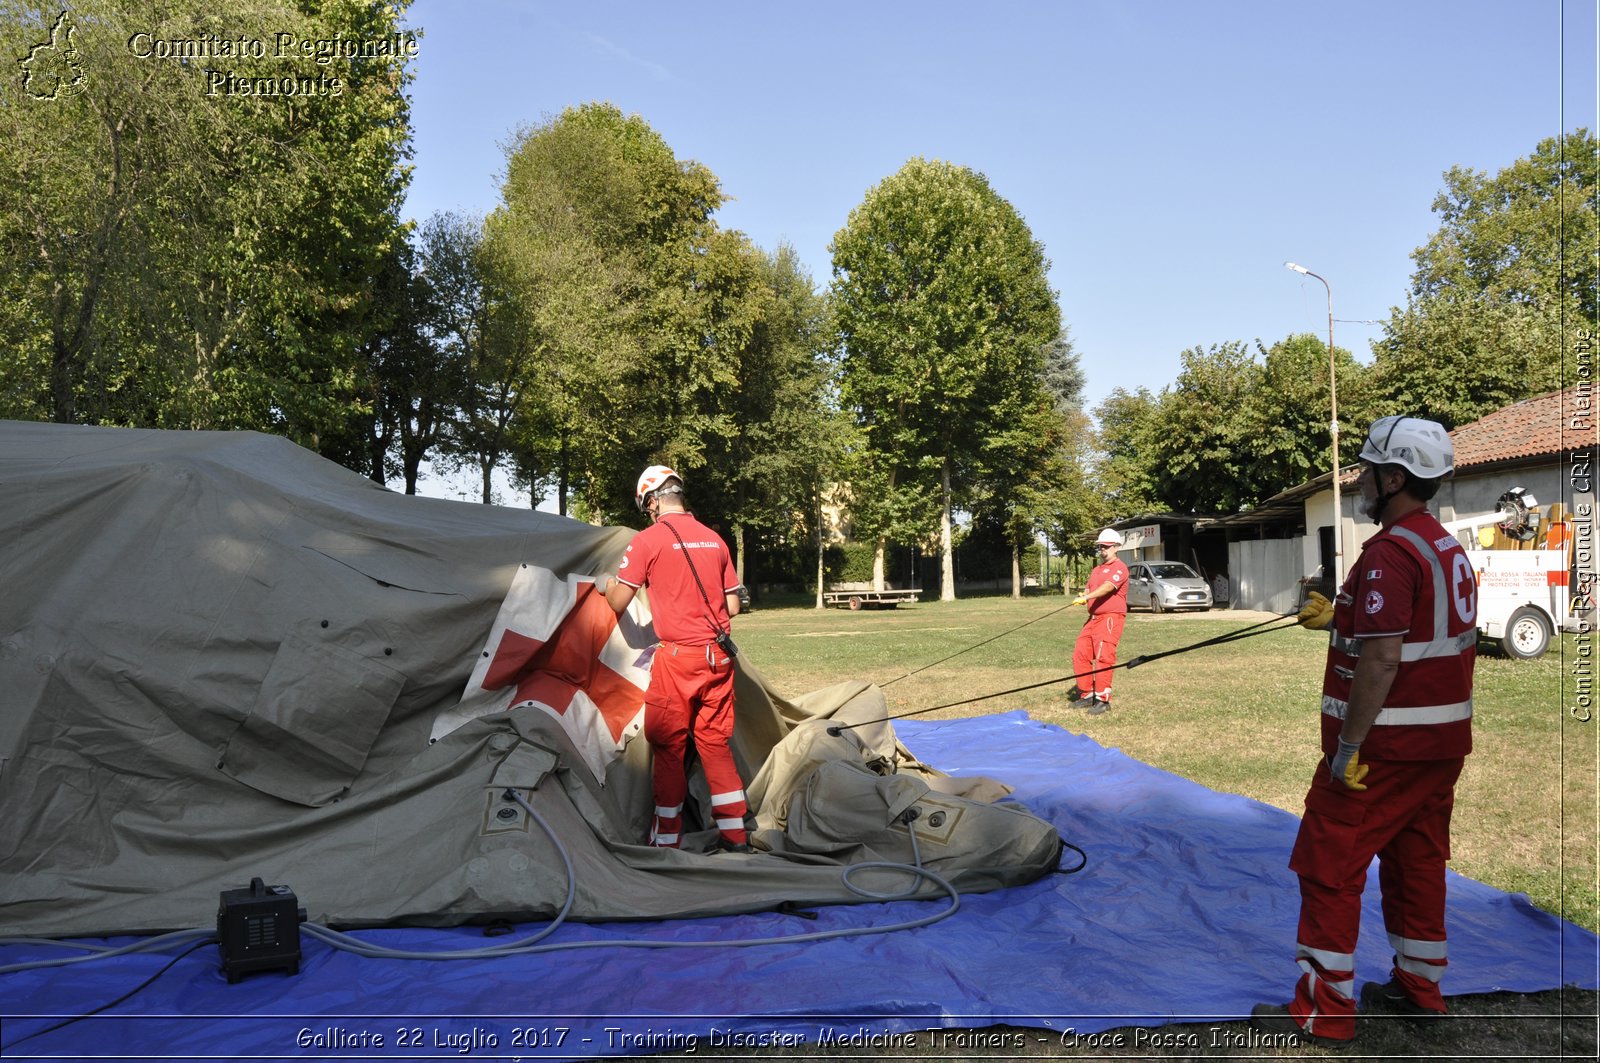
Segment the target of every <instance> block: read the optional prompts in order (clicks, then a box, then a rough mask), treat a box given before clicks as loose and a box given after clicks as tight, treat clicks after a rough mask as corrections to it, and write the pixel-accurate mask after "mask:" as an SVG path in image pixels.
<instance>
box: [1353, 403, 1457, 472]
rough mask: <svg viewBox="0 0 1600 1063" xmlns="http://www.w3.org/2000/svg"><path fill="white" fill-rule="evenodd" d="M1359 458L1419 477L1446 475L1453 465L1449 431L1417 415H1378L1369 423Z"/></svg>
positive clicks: (1454, 452) (1454, 451)
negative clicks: (1370, 425) (1396, 468)
mask: <svg viewBox="0 0 1600 1063" xmlns="http://www.w3.org/2000/svg"><path fill="white" fill-rule="evenodd" d="M1361 460H1362V461H1365V462H1370V463H1371V464H1373V465H1398V466H1400V467H1401V468H1403V469H1405V470H1406V471H1407V472H1409V473H1411V475H1413V476H1415V477H1417V478H1418V479H1421V480H1437V479H1438V478H1439V477H1441V476H1448V475H1449V474H1450V472H1451V471H1452V470H1453V469H1454V468H1455V465H1456V450H1455V446H1454V445H1452V444H1451V442H1450V433H1449V432H1446V431H1445V430H1444V425H1442V424H1439V423H1438V422H1437V421H1424V420H1423V419H1422V418H1420V417H1380V418H1378V419H1377V420H1376V421H1373V422H1372V430H1371V431H1369V432H1368V433H1367V442H1366V444H1365V445H1364V446H1362V448H1361Z"/></svg>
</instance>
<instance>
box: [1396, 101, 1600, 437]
mask: <svg viewBox="0 0 1600 1063" xmlns="http://www.w3.org/2000/svg"><path fill="white" fill-rule="evenodd" d="M1444 179H1445V188H1444V190H1443V191H1441V192H1440V193H1439V195H1438V197H1437V198H1436V199H1435V200H1434V203H1433V209H1434V212H1435V213H1436V214H1438V215H1439V219H1440V225H1439V229H1438V231H1437V232H1435V233H1434V234H1433V235H1432V236H1431V237H1430V238H1429V239H1428V242H1427V243H1426V244H1424V245H1423V246H1422V247H1419V248H1418V249H1417V250H1416V251H1414V252H1413V253H1412V259H1413V261H1414V262H1415V263H1416V269H1415V271H1414V272H1413V274H1412V279H1411V291H1410V293H1409V295H1408V298H1407V302H1406V305H1405V307H1403V308H1401V307H1396V308H1394V309H1393V310H1392V311H1391V312H1390V317H1389V321H1388V323H1387V324H1386V325H1385V328H1384V336H1383V338H1382V339H1381V340H1379V341H1378V342H1377V343H1376V344H1374V350H1375V353H1376V360H1375V362H1374V365H1373V392H1374V395H1373V401H1374V403H1375V404H1376V407H1377V408H1381V409H1383V410H1403V411H1404V412H1406V413H1411V414H1415V415H1417V416H1426V417H1432V418H1435V419H1437V420H1440V421H1443V422H1444V423H1445V424H1447V425H1450V426H1454V425H1458V424H1463V423H1466V422H1468V421H1471V420H1474V419H1476V418H1478V417H1481V416H1483V415H1484V414H1486V413H1488V412H1490V411H1492V410H1495V409H1498V408H1499V407H1501V406H1503V405H1505V404H1506V403H1509V402H1514V401H1516V400H1518V399H1523V398H1527V397H1529V396H1532V395H1536V394H1540V393H1542V392H1545V391H1550V390H1553V389H1555V388H1557V387H1559V386H1560V382H1561V380H1562V379H1563V378H1564V377H1565V378H1567V379H1570V377H1571V373H1572V371H1573V368H1574V367H1573V365H1572V361H1571V360H1572V358H1573V357H1574V355H1573V345H1572V344H1570V343H1567V342H1564V336H1563V331H1564V330H1566V332H1567V333H1568V334H1570V332H1571V330H1573V329H1575V328H1587V329H1588V330H1589V331H1590V332H1593V331H1594V330H1595V329H1596V328H1597V327H1600V307H1597V299H1600V295H1597V288H1596V285H1595V276H1596V272H1597V269H1600V231H1597V225H1600V220H1597V219H1600V151H1597V144H1596V140H1595V137H1594V134H1593V133H1592V132H1590V131H1589V130H1587V129H1577V130H1575V131H1573V132H1572V133H1569V134H1566V135H1563V136H1560V137H1552V138H1549V139H1547V140H1544V141H1541V142H1540V143H1539V144H1538V146H1537V147H1536V148H1535V149H1534V151H1533V153H1532V154H1531V155H1529V156H1528V157H1526V158H1522V159H1518V160H1517V161H1516V162H1514V163H1512V164H1511V165H1510V166H1508V167H1506V168H1505V169H1503V170H1501V171H1500V172H1499V173H1497V174H1495V175H1494V176H1492V177H1491V176H1489V175H1487V174H1484V173H1481V172H1478V171H1474V170H1470V169H1465V168H1461V167H1455V168H1452V169H1451V170H1449V171H1447V172H1446V173H1445V175H1444Z"/></svg>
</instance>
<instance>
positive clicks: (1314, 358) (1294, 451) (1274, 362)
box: [1238, 333, 1371, 503]
mask: <svg viewBox="0 0 1600 1063" xmlns="http://www.w3.org/2000/svg"><path fill="white" fill-rule="evenodd" d="M1255 346H1256V351H1257V353H1258V354H1259V355H1260V357H1261V363H1260V364H1261V374H1260V377H1259V381H1258V384H1257V386H1256V388H1255V389H1254V390H1253V391H1251V392H1250V393H1249V394H1248V395H1247V396H1246V397H1245V402H1244V405H1243V407H1242V408H1241V410H1240V413H1241V416H1242V420H1243V423H1244V431H1245V432H1246V433H1247V435H1248V438H1250V439H1251V440H1252V441H1253V443H1252V446H1251V447H1250V452H1249V454H1248V459H1249V460H1248V463H1247V465H1246V466H1245V469H1244V472H1243V475H1242V477H1241V483H1240V487H1239V491H1238V495H1239V497H1240V498H1242V499H1244V500H1245V501H1247V502H1250V503H1254V502H1259V501H1261V500H1262V499H1264V498H1269V497H1271V496H1272V495H1274V494H1276V493H1277V492H1279V491H1281V490H1283V489H1285V488H1288V487H1292V486H1294V485H1295V484H1298V483H1302V482H1304V481H1305V480H1308V479H1311V478H1312V477H1314V476H1316V475H1318V474H1319V473H1322V472H1326V471H1327V470H1328V469H1329V468H1331V467H1332V464H1333V453H1332V438H1331V433H1330V431H1329V419H1330V410H1331V403H1330V401H1329V395H1328V384H1329V381H1328V369H1329V365H1328V361H1329V360H1328V345H1327V343H1326V341H1325V340H1323V339H1321V338H1320V337H1318V336H1316V335H1313V334H1311V333H1299V334H1296V335H1292V336H1288V337H1286V338H1285V339H1282V340H1279V341H1278V342H1277V343H1274V344H1273V345H1272V346H1271V347H1264V346H1263V345H1262V344H1261V342H1260V341H1259V340H1258V341H1256V345H1255ZM1333 361H1334V365H1335V366H1336V369H1335V373H1336V374H1337V385H1338V399H1339V421H1340V425H1341V429H1340V436H1339V450H1340V464H1341V465H1347V464H1349V463H1351V462H1353V461H1355V460H1356V455H1357V454H1359V453H1360V451H1361V442H1362V433H1363V432H1364V430H1365V429H1366V426H1367V424H1368V423H1369V422H1370V421H1371V412H1370V398H1369V390H1370V388H1369V383H1368V374H1367V371H1366V369H1365V367H1363V366H1362V365H1361V363H1359V362H1357V361H1356V360H1355V357H1354V356H1353V355H1352V354H1351V353H1350V352H1349V351H1347V350H1345V349H1344V348H1343V347H1335V348H1334V359H1333Z"/></svg>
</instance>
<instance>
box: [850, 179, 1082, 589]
mask: <svg viewBox="0 0 1600 1063" xmlns="http://www.w3.org/2000/svg"><path fill="white" fill-rule="evenodd" d="M830 249H831V251H832V254H833V283H832V297H833V302H834V307H835V320H836V325H837V328H838V334H839V342H840V346H841V348H842V350H843V352H844V356H843V364H842V367H841V374H842V376H841V380H842V395H843V398H844V401H845V403H846V405H847V406H848V407H849V408H850V409H851V410H852V411H853V412H854V414H855V416H856V417H857V418H858V420H859V422H860V425H861V428H862V431H863V434H864V439H865V453H864V454H862V455H861V456H860V459H861V460H860V466H861V468H862V472H863V473H864V475H863V476H862V477H861V479H860V480H859V481H856V483H857V485H858V487H860V488H861V489H862V490H870V491H872V492H874V495H875V501H876V503H877V504H876V505H874V506H872V507H870V508H869V507H863V513H862V514H861V515H864V516H865V517H866V518H867V519H866V521H865V523H866V524H867V526H868V527H869V529H870V530H871V531H873V532H876V533H877V534H878V535H879V536H880V537H886V536H904V535H906V534H907V533H912V534H914V533H915V532H916V531H917V530H919V528H920V527H925V523H924V522H925V521H926V520H927V518H928V517H929V515H930V512H934V513H938V515H939V517H940V520H941V525H942V528H943V533H942V536H941V538H942V542H941V548H942V552H943V554H944V562H945V563H944V572H945V579H944V582H945V587H944V589H943V594H942V596H943V597H946V598H949V597H953V596H954V587H953V581H952V565H951V559H950V549H951V541H950V533H949V526H950V513H951V510H952V508H953V506H954V505H955V504H956V503H958V502H960V501H962V500H963V498H964V497H965V496H966V495H967V494H969V493H971V492H972V491H974V490H975V489H977V488H978V487H979V486H980V484H981V482H982V479H983V476H984V473H985V472H986V471H993V462H992V461H991V462H989V463H988V465H987V468H986V462H985V451H986V448H987V449H988V450H989V451H990V453H991V454H996V453H998V451H1000V450H1004V449H1005V448H1004V445H1003V444H1002V443H1000V442H998V440H997V437H998V436H1000V435H1001V434H1002V433H1004V432H1007V431H1009V430H1011V429H1012V428H1014V427H1015V424H1016V422H1015V418H1016V417H1017V416H1019V415H1020V413H1021V412H1022V411H1024V410H1028V409H1031V408H1033V405H1034V400H1035V399H1037V398H1038V397H1039V396H1040V395H1042V394H1043V389H1042V385H1041V383H1040V373H1041V370H1042V369H1043V355H1042V352H1043V349H1044V346H1045V345H1046V344H1047V343H1049V342H1050V341H1051V340H1052V339H1055V338H1056V337H1057V336H1058V335H1059V333H1060V331H1061V318H1060V311H1059V309H1058V308H1057V305H1056V301H1055V294H1054V293H1053V292H1052V291H1051V290H1050V287H1049V285H1048V283H1047V281H1046V279H1045V270H1046V268H1047V263H1046V262H1045V258H1044V252H1043V249H1042V248H1041V247H1040V245H1039V244H1038V242H1037V241H1035V240H1034V239H1033V237H1032V235H1031V233H1029V231H1028V228H1027V225H1026V224H1025V223H1024V222H1023V220H1022V218H1021V217H1020V216H1019V215H1018V214H1017V212H1016V211H1015V209H1014V208H1012V206H1011V205H1010V204H1009V203H1007V202H1006V201H1005V200H1004V199H1002V198H1001V197H1000V196H999V195H998V194H997V193H996V192H995V191H994V189H993V188H991V187H990V185H989V183H988V181H987V180H986V179H985V178H984V177H983V175H981V174H979V173H976V172H974V171H972V170H970V169H967V168H965V167H961V166H955V165H952V164H949V163H944V162H938V161H928V160H924V159H921V158H913V159H912V160H910V161H909V162H907V163H906V164H905V166H903V167H901V169H900V170H899V171H898V172H897V173H895V174H893V175H891V176H890V177H888V178H886V179H885V180H884V181H883V182H881V183H880V184H879V185H877V186H876V187H874V188H872V189H871V190H869V191H868V193H867V195H866V197H865V199H864V200H863V201H862V203H861V204H860V205H859V206H857V207H856V208H855V209H854V210H853V211H851V213H850V217H849V220H848V222H847V223H846V225H845V228H843V229H842V230H840V231H839V233H838V234H837V235H836V236H835V237H834V239H833V243H832V245H831V248H830Z"/></svg>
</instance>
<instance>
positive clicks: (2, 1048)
mask: <svg viewBox="0 0 1600 1063" xmlns="http://www.w3.org/2000/svg"><path fill="white" fill-rule="evenodd" d="M216 943H217V939H216V938H214V937H211V938H201V939H200V940H199V941H196V942H195V943H194V944H193V945H190V946H189V947H188V948H186V949H184V950H183V951H182V952H180V953H178V954H177V955H176V956H174V957H172V959H171V960H168V961H167V965H166V966H165V967H163V968H161V970H159V971H157V972H156V973H155V974H153V975H151V976H150V977H149V978H146V979H145V980H144V981H143V982H140V983H139V984H138V985H136V986H134V987H133V988H132V989H130V990H128V991H127V992H126V993H124V994H122V995H121V996H120V997H118V998H117V999H115V1000H113V1001H111V1002H110V1003H107V1004H102V1005H100V1006H99V1007H98V1008H95V1009H94V1010H93V1011H86V1012H84V1013H83V1014H82V1015H74V1016H73V1017H72V1018H70V1019H63V1020H62V1021H61V1022H58V1023H56V1024H55V1025H54V1026H46V1027H45V1028H44V1029H42V1030H35V1031H34V1032H33V1033H30V1034H29V1035H28V1036H26V1037H22V1038H18V1039H17V1040H15V1041H12V1042H11V1043H10V1044H8V1045H0V1054H3V1053H5V1052H11V1051H15V1050H16V1047H17V1046H18V1045H20V1044H22V1042H24V1041H31V1040H33V1039H34V1038H35V1037H43V1036H44V1035H45V1034H47V1033H54V1032H55V1031H56V1030H60V1029H62V1028H64V1027H67V1026H71V1025H72V1024H73V1023H75V1022H78V1021H80V1020H82V1019H87V1018H89V1017H90V1016H93V1015H98V1014H100V1013H101V1012H102V1011H107V1010H109V1009H111V1008H114V1007H116V1006H117V1005H118V1004H121V1003H122V1002H123V1001H125V1000H127V999H129V998H130V997H132V996H133V995H134V994H135V993H138V992H140V991H142V990H144V989H146V988H147V987H148V986H149V985H150V984H151V983H152V982H154V981H155V980H156V979H157V978H160V977H161V976H162V975H164V974H166V973H167V972H168V971H170V970H172V968H173V966H174V965H175V964H176V963H177V962H178V961H179V960H181V959H183V958H184V957H185V956H187V955H189V953H191V952H193V951H194V950H195V949H197V948H199V947H200V946H202V945H215V944H216Z"/></svg>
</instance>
